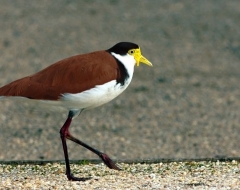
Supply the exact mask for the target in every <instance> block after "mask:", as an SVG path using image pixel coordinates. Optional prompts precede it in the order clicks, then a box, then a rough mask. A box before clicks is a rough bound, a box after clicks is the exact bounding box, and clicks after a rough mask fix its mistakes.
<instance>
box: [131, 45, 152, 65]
mask: <svg viewBox="0 0 240 190" xmlns="http://www.w3.org/2000/svg"><path fill="white" fill-rule="evenodd" d="M134 58H135V60H136V65H137V66H139V64H140V63H144V64H146V65H148V66H153V65H152V63H151V62H150V61H148V60H147V58H145V57H144V56H143V55H142V53H141V50H140V48H138V49H136V50H135V53H134Z"/></svg>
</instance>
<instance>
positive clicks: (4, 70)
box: [0, 0, 240, 160]
mask: <svg viewBox="0 0 240 190" xmlns="http://www.w3.org/2000/svg"><path fill="white" fill-rule="evenodd" d="M239 18H240V1H238V0H235V1H234V0H229V1H224V0H202V1H191V0H184V1H177V0H176V1H174V0H165V1H159V0H151V1H138V0H131V1H128V0H121V1H120V0H101V1H93V0H86V1H78V0H59V1H48V0H41V1H37V0H32V1H21V0H15V1H9V0H0V34H1V35H0V86H3V85H4V84H7V83H9V82H11V81H13V80H16V79H18V78H21V77H24V76H27V75H30V74H33V73H35V72H37V71H39V70H41V69H43V68H45V67H46V66H48V65H50V64H52V63H54V62H56V61H58V60H61V59H63V58H66V57H69V56H72V55H75V54H82V53H87V52H92V51H96V50H104V49H108V48H110V47H111V46H113V45H115V44H116V43H117V42H120V41H131V42H135V43H137V44H138V45H139V46H140V47H141V50H142V53H143V55H144V56H145V57H147V58H148V59H149V60H150V61H151V62H152V63H153V65H154V67H152V68H151V67H147V66H145V65H140V67H136V68H135V75H134V77H133V81H132V83H131V85H130V86H129V88H128V89H127V90H126V91H125V92H124V93H123V94H122V95H120V96H119V97H118V98H117V99H115V100H113V101H112V102H110V103H108V104H106V105H104V106H101V107H99V108H96V109H94V110H89V111H86V112H83V113H82V115H81V116H80V117H78V118H76V119H75V120H74V121H73V123H72V126H71V131H72V133H73V134H74V135H75V136H76V137H79V139H81V140H83V141H84V142H86V143H88V144H90V145H92V146H94V147H95V148H98V149H99V150H101V151H104V152H106V153H108V154H109V155H110V156H111V157H112V158H113V159H155V158H204V157H211V158H215V157H219V156H221V157H222V156H223V157H225V156H227V157H239V156H240V143H239V134H240V88H239V87H240V20H239ZM0 108H1V111H0V160H42V159H43V160H49V159H63V158H64V157H63V152H62V147H61V141H60V137H59V130H60V128H61V126H62V125H63V123H64V121H65V119H66V117H67V111H65V110H58V109H52V108H42V107H41V106H40V107H39V105H38V104H34V103H28V102H21V101H14V100H1V101H0ZM68 142H69V141H68ZM68 144H69V151H70V158H71V159H95V158H97V157H96V156H95V155H94V154H92V153H91V152H89V151H88V150H86V149H84V148H82V147H79V146H78V145H76V144H74V143H71V142H70V143H68Z"/></svg>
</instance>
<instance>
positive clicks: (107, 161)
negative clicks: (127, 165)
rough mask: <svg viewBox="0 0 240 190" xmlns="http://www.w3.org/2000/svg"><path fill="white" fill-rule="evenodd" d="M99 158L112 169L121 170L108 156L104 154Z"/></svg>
mask: <svg viewBox="0 0 240 190" xmlns="http://www.w3.org/2000/svg"><path fill="white" fill-rule="evenodd" d="M99 157H100V158H101V159H102V161H103V162H104V163H105V164H106V165H107V166H108V167H109V168H110V169H114V170H121V169H120V168H119V167H117V166H116V164H115V163H114V162H113V161H112V160H111V159H110V158H109V156H108V155H107V154H105V153H102V154H101V155H100V156H99Z"/></svg>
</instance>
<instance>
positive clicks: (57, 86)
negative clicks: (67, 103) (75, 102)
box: [0, 51, 120, 100]
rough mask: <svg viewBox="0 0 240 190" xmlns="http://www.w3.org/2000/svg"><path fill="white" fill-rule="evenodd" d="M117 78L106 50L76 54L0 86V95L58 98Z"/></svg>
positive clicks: (117, 73)
mask: <svg viewBox="0 0 240 190" xmlns="http://www.w3.org/2000/svg"><path fill="white" fill-rule="evenodd" d="M119 77H120V70H119V68H118V64H117V62H116V60H115V59H114V57H113V56H112V55H111V54H109V53H108V52H106V51H98V52H93V53H89V54H83V55H76V56H73V57H70V58H67V59H64V60H61V61H59V62H57V63H55V64H53V65H50V66H49V67H47V68H45V69H43V70H42V71H40V72H38V73H36V74H34V75H31V76H27V77H24V78H22V79H19V80H16V81H13V82H11V83H10V84H7V85H6V86H3V87H2V88H0V96H22V97H26V98H31V99H42V100H57V99H59V97H60V96H61V94H63V93H79V92H82V91H85V90H87V89H90V88H93V87H94V86H95V85H101V84H104V83H106V82H108V81H111V80H115V79H117V78H119Z"/></svg>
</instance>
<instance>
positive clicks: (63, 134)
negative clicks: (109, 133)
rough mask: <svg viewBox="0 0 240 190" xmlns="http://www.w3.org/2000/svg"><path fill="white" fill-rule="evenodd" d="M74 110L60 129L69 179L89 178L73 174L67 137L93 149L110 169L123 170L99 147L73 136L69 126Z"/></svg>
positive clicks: (81, 179)
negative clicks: (98, 148)
mask: <svg viewBox="0 0 240 190" xmlns="http://www.w3.org/2000/svg"><path fill="white" fill-rule="evenodd" d="M74 115H75V114H74V112H72V111H69V114H68V118H67V120H66V121H65V123H64V125H63V126H62V128H61V130H60V136H61V139H62V145H63V152H64V156H65V162H66V175H67V178H68V179H69V180H72V181H84V180H87V179H89V178H77V177H74V176H73V175H72V174H71V169H70V164H69V158H68V150H67V143H66V138H67V139H69V140H71V141H73V142H75V143H77V144H79V145H81V146H83V147H85V148H87V149H88V150H90V151H92V152H93V153H95V154H97V155H98V156H99V157H100V158H101V159H102V161H103V162H104V163H105V164H106V165H107V166H108V167H109V168H110V169H115V170H121V169H120V168H119V167H117V166H116V165H115V164H114V162H113V161H112V160H111V159H110V158H109V156H108V155H107V154H105V153H102V152H100V151H99V150H97V149H94V148H93V147H91V146H89V145H87V144H86V143H84V142H82V141H80V140H79V139H77V138H75V137H73V136H72V135H71V134H70V132H69V127H70V124H71V122H72V118H73V116H74Z"/></svg>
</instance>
